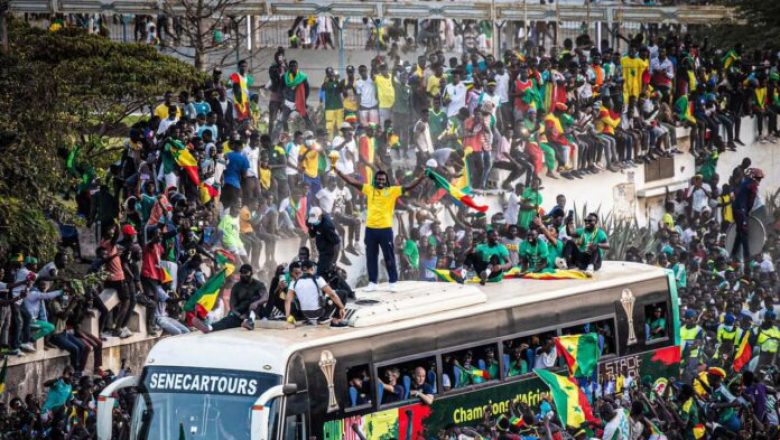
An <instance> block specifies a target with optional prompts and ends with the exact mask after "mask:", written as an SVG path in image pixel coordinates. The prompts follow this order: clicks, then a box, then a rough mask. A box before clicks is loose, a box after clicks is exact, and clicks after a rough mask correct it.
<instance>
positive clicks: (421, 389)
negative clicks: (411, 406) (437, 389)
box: [409, 367, 434, 405]
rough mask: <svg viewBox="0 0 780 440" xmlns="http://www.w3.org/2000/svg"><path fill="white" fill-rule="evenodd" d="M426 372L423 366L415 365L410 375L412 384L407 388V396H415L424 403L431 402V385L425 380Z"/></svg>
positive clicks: (428, 403) (432, 392)
mask: <svg viewBox="0 0 780 440" xmlns="http://www.w3.org/2000/svg"><path fill="white" fill-rule="evenodd" d="M426 378H427V374H426V371H425V368H423V367H417V368H415V369H414V375H413V376H412V386H411V388H410V389H409V397H417V398H419V399H420V400H421V401H422V402H423V403H425V404H426V405H430V404H432V403H433V394H434V391H433V387H432V386H431V384H429V383H428V382H426V381H425V379H426Z"/></svg>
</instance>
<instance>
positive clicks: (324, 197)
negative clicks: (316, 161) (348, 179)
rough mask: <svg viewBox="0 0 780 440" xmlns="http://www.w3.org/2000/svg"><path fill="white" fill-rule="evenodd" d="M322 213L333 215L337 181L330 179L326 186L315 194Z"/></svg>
mask: <svg viewBox="0 0 780 440" xmlns="http://www.w3.org/2000/svg"><path fill="white" fill-rule="evenodd" d="M315 197H316V198H317V201H318V203H319V206H320V208H321V209H322V212H324V213H325V214H328V215H331V214H332V213H333V204H334V203H335V202H336V179H335V178H333V177H329V178H328V179H327V181H326V182H325V185H324V186H323V187H322V188H320V190H319V191H317V194H315Z"/></svg>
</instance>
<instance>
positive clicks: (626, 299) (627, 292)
mask: <svg viewBox="0 0 780 440" xmlns="http://www.w3.org/2000/svg"><path fill="white" fill-rule="evenodd" d="M635 302H636V297H635V296H634V292H632V291H631V289H623V292H621V293H620V304H622V305H623V311H624V312H626V317H627V318H628V342H626V344H627V345H634V344H636V332H635V331H634V303H635Z"/></svg>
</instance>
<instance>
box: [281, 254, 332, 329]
mask: <svg viewBox="0 0 780 440" xmlns="http://www.w3.org/2000/svg"><path fill="white" fill-rule="evenodd" d="M290 275H291V277H292V279H293V280H294V281H292V282H291V284H290V290H289V291H288V292H287V297H286V298H285V300H284V314H285V316H287V322H290V323H294V322H295V315H294V314H293V299H296V298H297V299H298V304H297V305H298V307H297V309H298V310H297V312H298V313H296V314H297V315H298V316H299V317H302V318H304V319H306V320H308V321H309V322H316V323H324V322H327V321H329V320H330V324H331V326H334V327H335V326H343V325H344V324H343V319H344V318H345V317H346V309H345V308H344V302H345V301H346V295H344V297H343V298H342V297H341V295H340V294H337V293H336V292H335V291H334V290H333V289H332V288H331V287H330V286H329V285H328V283H326V282H325V280H324V279H322V277H318V276H315V275H314V262H312V261H311V260H306V261H303V262H295V263H293V264H291V265H290ZM324 297H327V298H329V299H330V303H328V304H325V303H324V301H323V302H321V300H324V299H325V298H324ZM337 311H338V315H337V317H336V318H334V319H332V320H331V318H332V317H333V315H334V313H336V312H337Z"/></svg>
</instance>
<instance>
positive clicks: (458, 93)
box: [444, 82, 468, 118]
mask: <svg viewBox="0 0 780 440" xmlns="http://www.w3.org/2000/svg"><path fill="white" fill-rule="evenodd" d="M444 94H445V95H446V96H448V97H449V98H450V103H449V104H447V117H448V118H451V117H453V116H455V115H457V114H458V111H459V110H460V109H462V108H463V107H465V106H466V95H467V94H468V89H467V88H466V85H465V84H463V83H462V82H459V83H458V84H457V85H455V84H447V86H446V87H445V88H444Z"/></svg>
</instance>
